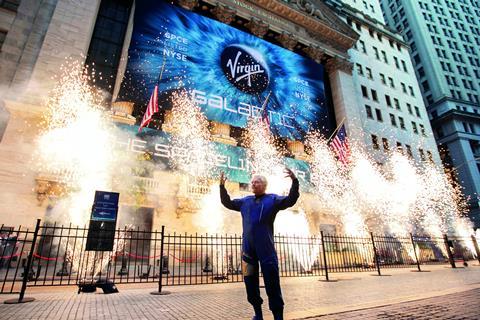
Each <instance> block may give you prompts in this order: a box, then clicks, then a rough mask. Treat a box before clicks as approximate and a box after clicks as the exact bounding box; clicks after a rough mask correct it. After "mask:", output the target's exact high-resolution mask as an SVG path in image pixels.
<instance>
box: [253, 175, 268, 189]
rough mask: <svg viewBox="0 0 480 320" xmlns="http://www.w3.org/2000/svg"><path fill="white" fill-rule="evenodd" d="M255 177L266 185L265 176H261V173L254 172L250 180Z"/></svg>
mask: <svg viewBox="0 0 480 320" xmlns="http://www.w3.org/2000/svg"><path fill="white" fill-rule="evenodd" d="M255 178H257V179H259V180H260V181H262V182H263V183H264V184H265V186H266V185H268V181H267V178H266V177H265V176H262V175H261V174H254V175H253V176H252V180H251V181H253V179H255Z"/></svg>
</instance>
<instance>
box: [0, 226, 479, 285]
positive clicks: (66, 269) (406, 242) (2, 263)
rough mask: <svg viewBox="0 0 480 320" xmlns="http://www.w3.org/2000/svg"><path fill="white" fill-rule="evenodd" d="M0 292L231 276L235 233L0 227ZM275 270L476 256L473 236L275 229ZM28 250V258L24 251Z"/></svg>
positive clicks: (322, 270)
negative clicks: (101, 246) (98, 244)
mask: <svg viewBox="0 0 480 320" xmlns="http://www.w3.org/2000/svg"><path fill="white" fill-rule="evenodd" d="M0 234H1V235H2V239H1V243H0V293H15V292H21V291H22V285H23V284H25V286H62V285H77V284H79V283H81V282H83V283H84V282H85V281H92V282H94V281H99V280H101V279H109V280H112V281H114V282H115V283H143V282H159V284H160V288H161V286H162V285H164V286H176V285H194V284H207V283H225V282H239V281H242V280H243V277H242V272H241V270H242V263H241V261H242V260H241V243H242V237H241V236H239V235H217V234H215V235H212V234H177V233H165V232H164V231H163V229H162V231H145V230H139V229H133V228H123V229H117V230H115V240H114V246H113V251H104V252H94V251H86V250H85V244H86V241H87V234H88V228H87V227H76V226H72V225H69V226H63V225H56V224H53V225H47V224H43V225H40V222H38V225H37V228H36V229H33V230H32V229H26V228H22V227H18V228H16V229H8V230H7V229H6V228H5V227H4V226H3V225H2V227H1V228H0ZM275 245H276V249H277V255H278V261H279V270H280V276H281V277H306V276H326V277H327V280H328V275H329V273H333V272H364V271H368V272H377V273H378V274H380V273H381V269H386V268H417V269H418V270H419V271H420V270H421V265H426V264H433V263H450V264H451V265H452V267H455V263H456V262H464V261H468V260H472V259H474V258H477V259H479V262H480V258H479V255H480V253H479V250H478V244H477V239H476V238H474V237H473V236H472V237H467V238H460V237H447V236H444V237H443V238H433V237H422V236H414V235H411V236H410V237H405V238H402V237H392V236H384V235H383V236H382V235H374V234H373V233H372V234H370V235H369V236H368V235H367V236H363V237H354V236H346V235H338V234H323V232H322V233H320V234H319V235H315V236H309V237H300V236H287V235H275ZM29 257H30V259H29ZM23 291H24V289H23Z"/></svg>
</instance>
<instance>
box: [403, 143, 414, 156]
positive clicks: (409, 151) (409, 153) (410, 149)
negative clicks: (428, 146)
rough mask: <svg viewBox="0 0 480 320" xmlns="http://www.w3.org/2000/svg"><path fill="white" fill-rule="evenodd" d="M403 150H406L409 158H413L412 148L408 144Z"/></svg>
mask: <svg viewBox="0 0 480 320" xmlns="http://www.w3.org/2000/svg"><path fill="white" fill-rule="evenodd" d="M405 148H406V149H407V154H408V156H409V157H413V154H412V147H410V146H409V145H408V144H406V145H405Z"/></svg>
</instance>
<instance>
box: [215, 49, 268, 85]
mask: <svg viewBox="0 0 480 320" xmlns="http://www.w3.org/2000/svg"><path fill="white" fill-rule="evenodd" d="M220 64H221V67H222V70H223V73H224V74H225V76H226V78H227V79H228V81H229V82H230V83H231V84H232V85H234V86H235V87H236V88H238V89H239V90H241V91H243V92H245V93H249V94H259V93H262V92H263V91H265V89H266V88H267V87H268V84H269V83H270V72H269V71H268V67H267V64H266V63H265V61H264V60H263V58H262V56H261V55H260V54H259V53H258V52H256V51H255V50H253V49H252V48H249V47H247V46H243V45H239V44H234V45H230V46H228V47H225V49H223V52H222V54H221V56H220Z"/></svg>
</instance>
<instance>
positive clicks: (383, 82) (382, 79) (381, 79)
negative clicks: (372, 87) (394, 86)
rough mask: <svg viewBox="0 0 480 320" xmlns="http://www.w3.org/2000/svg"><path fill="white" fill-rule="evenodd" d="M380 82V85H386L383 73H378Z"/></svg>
mask: <svg viewBox="0 0 480 320" xmlns="http://www.w3.org/2000/svg"><path fill="white" fill-rule="evenodd" d="M380 81H381V82H382V84H384V85H386V84H387V82H386V81H385V75H384V74H383V73H380Z"/></svg>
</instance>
